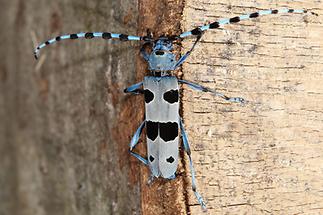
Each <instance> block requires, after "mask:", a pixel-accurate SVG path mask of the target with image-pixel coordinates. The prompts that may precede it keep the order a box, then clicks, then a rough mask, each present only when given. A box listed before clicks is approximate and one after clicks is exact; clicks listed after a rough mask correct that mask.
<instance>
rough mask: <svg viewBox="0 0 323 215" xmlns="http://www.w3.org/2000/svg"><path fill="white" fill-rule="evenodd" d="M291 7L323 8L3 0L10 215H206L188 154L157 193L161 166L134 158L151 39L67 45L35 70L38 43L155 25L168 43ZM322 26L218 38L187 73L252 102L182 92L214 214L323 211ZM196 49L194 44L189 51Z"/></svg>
mask: <svg viewBox="0 0 323 215" xmlns="http://www.w3.org/2000/svg"><path fill="white" fill-rule="evenodd" d="M285 6H288V7H290V8H309V9H311V8H315V10H314V11H315V12H317V13H321V11H320V10H322V6H323V5H322V3H318V2H314V1H310V2H306V3H300V2H289V3H288V4H282V3H279V2H278V1H274V2H272V1H271V3H268V2H266V1H262V2H261V3H260V2H258V3H241V1H236V0H234V1H230V4H228V3H226V2H221V3H214V1H203V2H201V1H192V0H187V1H185V2H184V1H182V0H178V1H167V0H162V1H148V0H139V1H131V0H128V1H111V0H107V1H100V0H91V1H85V0H81V1H80V0H70V1H67V0H57V1H46V2H40V1H35V0H30V1H28V2H26V1H23V0H12V1H3V2H2V4H1V9H0V10H1V13H0V23H1V29H3V33H2V34H0V41H1V42H0V49H1V52H0V56H1V61H0V83H1V84H0V91H1V93H0V94H1V97H0V107H1V108H0V118H1V122H2V123H1V125H0V138H1V139H0V140H1V144H0V168H1V171H0V187H1V188H2V190H1V192H0V202H1V203H0V214H1V215H2V214H13V215H15V214H17V215H18V214H19V215H34V214H36V215H38V214H40V215H41V214H55V215H56V214H68V215H70V214H96V215H97V214H99V215H100V214H145V215H152V214H156V215H157V214H158V215H159V214H203V213H202V210H201V208H200V206H199V205H198V204H197V201H196V199H195V197H194V195H193V192H192V191H191V187H190V185H191V184H190V180H191V178H190V173H189V165H188V163H187V159H186V155H184V153H183V151H182V149H180V150H181V152H180V154H181V157H182V158H184V159H183V161H182V162H181V163H180V167H179V170H178V173H179V174H178V177H177V178H176V179H175V180H172V181H168V180H161V179H158V180H155V181H154V183H153V184H152V185H151V186H148V185H147V179H148V176H149V169H148V168H147V167H145V166H143V165H141V163H139V162H138V161H137V160H136V159H135V158H132V157H130V155H129V152H128V145H129V142H130V140H131V137H132V135H133V134H134V132H135V130H136V129H137V127H138V126H139V124H140V122H141V121H142V120H143V118H144V106H143V98H142V96H130V95H124V94H123V89H124V88H125V87H127V86H129V85H131V84H134V83H137V82H139V81H141V80H142V79H143V77H144V75H146V74H147V66H146V65H147V64H146V62H144V61H143V60H142V59H141V58H140V56H139V54H138V53H139V43H136V42H125V43H124V42H120V41H110V42H107V41H104V40H100V39H97V40H82V39H80V40H74V41H70V40H69V41H61V42H60V43H59V44H55V45H51V46H49V47H47V48H46V49H44V50H41V53H40V59H39V60H38V61H35V60H34V59H33V56H32V50H33V48H34V46H35V45H36V44H33V41H34V42H36V41H37V42H43V41H44V40H46V39H48V38H49V37H55V36H57V35H59V34H65V33H75V32H80V31H107V32H115V33H125V34H132V35H141V36H142V35H145V33H146V30H147V29H150V30H151V31H152V32H153V33H154V36H155V37H158V36H160V35H162V34H165V35H171V34H178V33H180V32H181V31H180V30H182V31H184V30H190V29H192V28H194V27H196V26H198V25H202V24H205V23H207V22H209V21H215V20H217V19H218V18H222V17H231V16H236V15H240V14H244V13H249V12H255V11H257V10H259V9H268V8H280V7H285ZM321 16H322V15H321ZM319 19H320V18H319V17H313V16H304V15H300V14H288V15H270V16H265V17H260V18H257V19H254V20H252V21H243V22H240V23H238V24H236V25H227V26H225V27H224V29H226V30H210V31H208V32H206V33H205V34H204V35H203V38H202V41H201V42H200V43H199V44H198V46H197V47H196V49H195V50H194V52H193V53H192V55H191V56H190V57H189V58H188V59H187V62H186V63H185V64H184V65H183V71H176V72H175V74H176V75H177V76H178V77H179V78H181V77H182V76H183V78H184V79H186V80H190V81H194V82H198V83H201V84H203V85H206V86H208V87H210V88H215V89H218V90H219V91H221V92H223V93H225V94H227V95H229V96H241V97H243V98H245V99H247V100H248V101H249V103H248V104H247V105H244V106H243V105H238V104H230V103H227V102H224V101H222V100H221V99H219V98H215V97H213V96H212V95H210V94H207V93H200V92H193V91H191V90H189V89H188V88H187V87H185V86H184V91H183V97H182V110H181V112H182V114H183V118H184V125H185V127H186V131H187V133H188V137H189V140H190V143H191V149H192V156H193V162H194V165H195V170H196V174H197V184H198V190H199V191H200V192H201V194H202V196H203V197H204V198H205V200H206V201H207V206H208V212H207V213H206V214H212V215H213V214H297V213H299V214H319V213H323V203H322V202H323V196H322V194H321V193H322V186H323V174H322V165H321V163H322V162H323V157H322V153H323V147H322V139H323V138H322V134H321V130H322V129H323V123H322V112H323V106H322V105H321V104H322V103H323V96H322V94H323V85H322V84H321V82H320V80H323V75H322V72H321V71H322V69H320V65H321V64H322V63H323V62H322V53H323V52H322V42H321V38H320V35H322V23H321V22H320V21H319ZM320 27H321V28H320ZM35 40H36V41H35ZM192 42H193V41H192V40H191V39H187V40H184V42H183V50H182V53H184V51H186V50H188V48H189V47H190V46H191V45H192ZM175 51H176V52H179V51H180V47H178V46H177V47H176V50H175ZM182 72H183V74H184V75H182ZM142 142H145V137H144V135H143V136H142ZM138 146H139V147H138V149H136V151H138V152H140V154H145V152H146V150H145V144H139V145H138Z"/></svg>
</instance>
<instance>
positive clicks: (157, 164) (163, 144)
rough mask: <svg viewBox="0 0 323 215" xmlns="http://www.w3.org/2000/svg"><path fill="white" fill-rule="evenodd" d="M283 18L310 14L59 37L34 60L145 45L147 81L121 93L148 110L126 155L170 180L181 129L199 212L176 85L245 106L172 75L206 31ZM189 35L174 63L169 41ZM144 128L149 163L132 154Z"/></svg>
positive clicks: (40, 47) (261, 13) (155, 175)
mask: <svg viewBox="0 0 323 215" xmlns="http://www.w3.org/2000/svg"><path fill="white" fill-rule="evenodd" d="M281 13H308V11H307V10H302V9H300V10H294V9H286V8H283V9H278V10H276V9H275V10H261V11H258V12H254V13H250V14H245V15H241V16H236V17H232V18H229V19H221V20H219V21H216V22H212V23H210V24H208V25H203V26H200V27H197V28H195V29H193V30H191V31H187V32H184V33H182V34H180V35H177V36H161V37H159V38H157V39H154V38H153V37H152V36H151V34H149V33H147V36H143V37H141V36H130V35H126V34H115V33H109V32H87V33H77V34H68V35H62V36H58V37H56V38H53V39H50V40H48V41H46V42H44V43H42V44H40V45H39V46H38V47H37V48H36V49H35V51H34V55H35V57H36V59H37V57H38V54H39V51H40V49H42V48H44V47H46V46H47V45H50V44H53V43H55V42H58V41H60V40H65V39H78V38H86V39H92V38H103V39H106V40H109V39H119V40H121V41H128V40H136V41H143V45H142V47H141V49H140V53H141V55H142V57H143V58H144V59H145V60H146V61H147V63H148V66H149V71H150V76H146V77H145V78H144V80H143V81H142V82H139V83H137V84H134V85H132V86H130V87H128V88H126V89H125V90H124V92H125V93H132V94H143V95H144V98H145V106H146V113H145V115H146V117H145V120H144V121H143V122H142V123H141V124H140V126H139V128H138V129H137V131H136V133H135V134H134V136H133V138H132V140H131V142H130V153H131V154H132V155H133V156H134V157H136V158H137V159H138V160H140V161H141V162H142V163H144V164H145V165H147V166H148V167H149V168H150V171H151V175H152V178H154V177H156V178H157V177H163V178H165V179H174V178H175V177H176V175H175V173H176V169H177V165H178V142H179V135H178V133H179V129H180V131H181V135H182V140H183V147H184V150H185V152H186V153H187V155H188V158H189V162H190V171H191V176H192V190H193V192H194V194H195V196H196V198H197V200H198V202H199V204H200V205H201V206H202V208H203V209H206V205H205V203H204V200H203V198H202V196H201V195H200V194H199V193H198V191H197V188H196V182H195V171H194V168H193V162H192V158H191V151H190V146H189V143H188V138H187V135H186V132H185V129H184V126H183V122H182V119H181V118H180V116H179V94H178V90H179V83H180V84H187V85H188V86H189V87H190V88H192V89H194V90H198V91H203V92H210V93H212V94H213V95H215V96H219V97H221V98H222V99H224V100H226V101H229V102H237V103H244V102H245V101H244V99H243V98H239V97H232V98H231V97H228V96H226V95H224V94H222V93H219V92H217V91H216V90H212V89H209V88H207V87H204V86H201V85H199V84H196V83H192V82H189V81H186V80H179V79H177V77H175V76H173V75H172V74H171V72H172V71H173V70H176V69H177V68H179V67H180V66H181V65H182V64H183V62H184V61H185V60H186V58H187V57H188V56H189V55H190V54H191V52H192V51H193V49H194V47H195V45H196V44H197V43H198V41H199V40H200V39H201V37H202V34H203V33H204V32H205V31H206V30H208V29H216V28H220V27H221V26H223V25H225V24H230V23H237V22H240V21H241V20H246V19H252V18H256V17H258V16H262V15H269V14H281ZM310 13H311V14H313V15H316V16H317V14H315V13H313V12H310ZM188 36H195V37H196V40H195V42H194V44H193V46H192V47H191V49H190V50H189V51H187V52H186V53H185V54H184V55H183V56H181V57H179V58H177V56H176V55H175V54H174V53H173V42H174V41H176V40H182V39H183V38H185V37H188ZM147 45H150V46H151V51H150V52H147V51H146V46H147ZM145 126H146V130H147V153H148V155H147V158H144V157H142V156H140V155H139V154H137V153H135V152H133V149H134V148H135V146H136V145H137V144H138V142H139V138H140V135H141V133H142V130H143V128H144V127H145Z"/></svg>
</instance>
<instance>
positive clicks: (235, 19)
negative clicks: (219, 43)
mask: <svg viewBox="0 0 323 215" xmlns="http://www.w3.org/2000/svg"><path fill="white" fill-rule="evenodd" d="M229 21H230V23H235V22H239V21H240V17H239V16H236V17H233V18H230V20H229Z"/></svg>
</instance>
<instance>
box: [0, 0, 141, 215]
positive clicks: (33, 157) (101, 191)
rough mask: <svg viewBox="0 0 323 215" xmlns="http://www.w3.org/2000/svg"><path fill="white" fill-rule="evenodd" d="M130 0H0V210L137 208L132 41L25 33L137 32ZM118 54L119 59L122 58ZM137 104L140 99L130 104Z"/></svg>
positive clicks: (130, 210) (74, 211) (95, 211)
mask: <svg viewBox="0 0 323 215" xmlns="http://www.w3.org/2000/svg"><path fill="white" fill-rule="evenodd" d="M137 4H138V3H137V1H131V0H129V1H99V0H96V1H85V0H81V1H80V0H70V1H67V0H57V1H36V0H30V1H28V2H27V1H24V0H13V1H2V3H1V13H0V14H1V15H0V16H1V19H0V23H1V29H3V32H2V33H1V35H0V37H1V52H0V54H1V64H0V65H1V67H0V68H1V84H0V87H1V95H2V96H1V111H0V114H1V121H2V123H1V130H0V131H1V151H0V159H1V160H0V166H1V172H0V176H1V181H0V184H1V192H0V202H1V203H0V204H1V207H0V214H19V215H29V214H30V215H36V214H55V215H56V214H139V213H140V209H141V203H140V190H139V176H138V174H137V172H138V170H139V168H138V165H137V163H135V164H133V163H132V162H130V159H129V153H128V144H129V141H130V138H131V135H132V134H133V132H134V130H135V127H136V125H134V123H133V121H138V122H139V120H140V118H142V116H139V115H137V112H138V109H139V108H131V109H130V108H129V104H130V103H131V102H136V98H129V99H128V98H127V97H125V96H124V94H123V89H124V88H125V87H126V86H127V85H130V84H133V83H134V82H135V81H136V80H135V77H136V70H135V66H134V65H135V64H136V58H135V57H134V56H137V55H138V50H137V49H136V47H135V45H136V43H132V42H128V43H122V42H119V41H113V42H107V41H104V40H102V39H101V40H100V39H97V40H86V41H85V40H82V39H80V40H74V41H71V40H69V41H61V42H59V43H58V44H55V45H51V46H49V47H47V48H46V49H44V50H41V53H40V59H39V60H38V61H35V60H34V58H33V54H32V53H33V48H34V47H35V45H36V44H33V42H32V40H33V39H37V42H43V41H45V40H46V39H49V38H50V37H55V36H57V35H59V34H65V33H76V32H80V31H109V32H116V33H118V32H120V33H128V34H136V33H137V21H138V8H137ZM125 62H126V63H125ZM138 106H141V105H138Z"/></svg>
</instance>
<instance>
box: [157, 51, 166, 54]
mask: <svg viewBox="0 0 323 215" xmlns="http://www.w3.org/2000/svg"><path fill="white" fill-rule="evenodd" d="M155 54H156V55H164V52H163V51H156V52H155Z"/></svg>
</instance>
